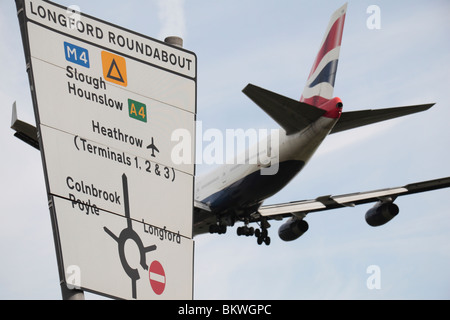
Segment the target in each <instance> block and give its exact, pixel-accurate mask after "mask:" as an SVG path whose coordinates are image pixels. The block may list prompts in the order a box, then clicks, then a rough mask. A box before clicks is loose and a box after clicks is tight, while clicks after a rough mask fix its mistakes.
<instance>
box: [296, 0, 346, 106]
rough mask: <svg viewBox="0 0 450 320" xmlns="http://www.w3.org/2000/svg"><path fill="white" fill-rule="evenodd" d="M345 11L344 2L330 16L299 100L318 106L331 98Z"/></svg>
mask: <svg viewBox="0 0 450 320" xmlns="http://www.w3.org/2000/svg"><path fill="white" fill-rule="evenodd" d="M346 12H347V4H344V5H343V6H342V7H340V8H339V9H338V10H336V12H334V13H333V15H332V16H331V18H330V22H329V24H328V27H327V30H326V32H325V36H324V38H323V40H322V43H321V45H320V50H319V53H318V54H317V57H316V60H315V61H314V64H313V66H312V68H311V72H310V73H309V76H308V80H307V81H306V86H305V89H304V90H303V94H302V97H301V99H300V101H301V102H304V103H307V104H310V105H313V106H316V107H319V106H320V105H322V104H324V103H326V102H328V101H329V100H330V99H332V98H333V90H334V80H335V78H336V70H337V66H338V61H339V52H340V49H341V40H342V33H343V31H344V22H345V14H346Z"/></svg>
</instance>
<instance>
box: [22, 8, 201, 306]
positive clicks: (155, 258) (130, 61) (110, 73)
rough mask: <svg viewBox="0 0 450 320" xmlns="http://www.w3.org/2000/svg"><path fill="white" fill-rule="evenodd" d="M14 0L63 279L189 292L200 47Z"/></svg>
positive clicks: (90, 285) (124, 290)
mask: <svg viewBox="0 0 450 320" xmlns="http://www.w3.org/2000/svg"><path fill="white" fill-rule="evenodd" d="M17 3H18V8H19V11H18V14H19V21H20V23H21V30H22V37H23V39H24V48H25V54H26V60H27V64H29V66H30V67H31V72H30V85H31V89H32V94H33V103H34V107H35V114H36V122H37V127H38V130H39V134H40V147H41V152H42V159H43V163H44V172H45V175H46V185H47V192H48V194H49V199H50V202H49V203H50V206H51V208H50V209H51V213H52V216H53V220H54V221H55V222H56V229H55V231H54V233H55V239H56V241H55V243H56V252H57V255H58V261H59V262H60V265H59V268H60V274H63V275H64V276H63V277H62V279H61V280H63V281H65V282H66V283H67V284H68V285H69V286H70V285H73V286H74V287H75V288H79V289H82V290H89V291H92V292H96V293H99V294H103V295H107V296H111V297H118V298H124V299H128V298H133V299H160V298H161V299H192V286H193V279H192V275H193V246H194V242H193V240H192V213H193V186H194V171H195V169H194V168H195V167H194V156H195V152H194V150H193V148H194V143H195V114H196V100H197V98H196V86H197V85H196V79H197V74H196V72H197V59H196V56H195V54H194V53H192V52H189V51H187V50H184V49H182V48H178V47H174V46H170V45H167V44H165V43H163V42H160V41H158V40H155V39H151V38H149V37H146V36H143V35H140V34H138V33H135V32H133V31H129V30H126V29H123V28H121V27H118V26H115V25H112V24H110V23H108V22H105V21H101V20H99V19H97V18H94V17H91V16H88V15H85V14H80V13H77V12H73V11H72V10H69V9H67V8H65V7H63V6H60V5H57V4H54V3H51V2H49V1H43V0H18V1H17ZM22 9H23V10H22ZM179 130H181V132H184V133H187V135H186V136H185V137H184V138H185V139H188V140H189V141H183V143H184V144H183V148H186V146H190V150H186V149H183V151H184V152H185V154H184V155H183V160H184V161H183V162H181V163H180V161H179V159H178V158H177V159H176V160H175V161H174V159H172V158H173V154H172V153H173V152H172V151H173V148H175V147H176V146H177V144H178V143H179V138H180V137H179V135H175V138H174V136H173V133H174V132H177V131H178V132H180V131H179ZM186 156H187V157H186ZM186 159H188V161H186ZM189 159H190V160H189ZM61 271H63V272H61Z"/></svg>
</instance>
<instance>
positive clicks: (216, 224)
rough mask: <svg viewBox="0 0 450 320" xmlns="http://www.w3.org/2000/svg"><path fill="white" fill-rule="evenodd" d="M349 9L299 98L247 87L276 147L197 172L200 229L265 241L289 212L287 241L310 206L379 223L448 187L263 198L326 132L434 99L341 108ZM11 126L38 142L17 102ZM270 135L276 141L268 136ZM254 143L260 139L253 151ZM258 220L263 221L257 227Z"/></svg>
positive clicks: (429, 184) (196, 224)
mask: <svg viewBox="0 0 450 320" xmlns="http://www.w3.org/2000/svg"><path fill="white" fill-rule="evenodd" d="M346 11H347V4H345V5H343V6H342V7H340V8H339V9H338V10H336V11H335V12H334V13H333V15H332V16H331V18H330V21H329V24H328V27H327V29H326V32H325V35H324V38H323V40H322V42H321V45H320V49H319V52H318V54H317V56H316V59H315V60H314V63H313V66H312V68H311V72H310V74H309V76H308V78H307V82H306V85H305V88H304V90H303V93H302V96H301V98H300V100H299V101H297V100H295V99H291V98H288V97H285V96H282V95H279V94H277V93H274V92H271V91H269V90H266V89H263V88H261V87H258V86H256V85H253V84H248V85H247V86H246V87H245V88H244V89H243V93H244V94H245V95H247V96H248V97H249V98H250V99H251V100H252V101H253V102H254V103H255V104H257V105H258V106H259V107H260V108H261V109H263V110H264V111H265V112H266V113H267V114H268V115H269V116H270V117H271V118H272V119H273V120H275V121H276V122H277V123H278V124H279V125H280V127H281V128H280V131H279V132H280V134H279V137H278V138H279V140H278V141H275V145H277V146H278V148H273V150H272V149H271V150H270V151H271V152H267V151H269V150H264V151H265V152H266V154H269V162H268V163H263V162H261V161H257V162H256V163H250V162H249V163H243V164H242V163H239V161H237V160H236V159H235V160H236V161H235V162H233V163H234V164H233V165H229V164H225V165H222V166H220V167H218V168H217V169H215V170H213V171H211V172H210V173H208V174H205V175H202V176H200V177H196V178H195V189H194V193H195V194H194V199H193V202H194V208H193V235H194V236H197V235H200V234H204V233H208V232H209V233H212V234H223V233H225V232H226V231H227V227H230V226H234V224H235V223H236V222H243V223H244V225H243V226H241V227H238V228H237V234H238V235H239V236H256V238H257V243H258V244H259V245H261V244H262V243H264V244H266V245H269V244H270V242H271V239H270V237H269V234H268V229H269V228H270V223H269V221H271V220H283V219H287V221H286V222H285V223H284V224H282V225H281V227H280V228H279V230H278V236H279V237H280V238H281V239H282V240H283V241H293V240H296V239H298V238H299V237H300V236H302V235H303V234H304V233H305V232H306V231H307V230H308V228H309V227H308V223H307V222H306V221H305V218H306V217H307V215H308V214H310V213H313V212H319V211H324V210H331V209H337V208H343V207H355V206H356V205H360V204H365V203H374V202H375V204H374V206H373V207H372V208H371V209H369V210H368V211H367V212H366V215H365V219H366V222H367V223H368V224H369V225H371V226H374V227H376V226H381V225H384V224H385V223H387V222H389V221H390V220H391V219H392V218H394V217H395V216H396V215H397V214H398V213H399V208H398V206H397V205H396V204H394V201H395V200H396V198H397V197H399V196H403V195H410V194H415V193H420V192H425V191H431V190H436V189H441V188H448V187H450V177H446V178H440V179H436V180H430V181H422V182H417V183H411V184H407V185H405V186H401V187H395V188H386V189H380V190H373V191H367V192H356V193H351V194H344V195H336V196H332V195H324V196H319V197H317V198H315V199H310V200H302V201H294V202H288V203H280V204H273V205H263V203H264V201H265V200H266V199H267V198H269V197H271V196H272V195H274V194H276V193H278V192H279V191H280V190H282V189H283V188H284V187H285V186H286V185H287V184H288V183H289V182H290V181H291V180H292V179H293V178H294V177H295V176H297V175H298V173H299V172H300V171H301V170H302V169H303V168H304V167H305V165H306V164H307V163H308V162H309V160H310V159H311V157H312V156H313V155H314V153H315V151H316V150H317V149H318V147H319V146H320V144H321V143H322V142H323V141H324V139H325V138H326V137H327V136H328V135H330V134H334V133H338V132H342V131H345V130H350V129H354V128H358V127H361V126H366V125H370V124H373V123H377V122H381V121H385V120H389V119H394V118H397V117H402V116H406V115H410V114H414V113H417V112H422V111H426V110H429V109H430V108H431V107H432V106H433V105H434V103H429V104H421V105H413V106H404V107H394V108H387V109H375V110H361V111H351V112H344V111H343V102H342V100H341V99H340V98H338V97H334V96H333V91H334V84H335V78H336V72H337V66H338V62H339V52H340V47H341V41H342V34H343V28H344V22H345V16H346ZM11 128H12V129H13V130H15V131H16V134H15V136H16V137H18V138H19V139H21V140H23V141H25V142H26V143H28V144H30V145H31V146H33V147H34V148H36V149H39V143H38V138H37V131H36V128H35V127H33V126H31V125H29V124H27V123H25V122H23V121H20V120H18V118H17V111H16V107H15V104H14V106H13V118H12V124H11ZM267 139H268V140H267V141H270V140H269V139H270V137H268V138H267ZM272 142H273V141H272ZM276 142H278V143H276ZM152 144H153V141H152ZM149 147H150V148H151V146H149ZM255 148H258V146H256V147H255V146H253V147H251V148H249V150H255ZM152 151H154V150H152ZM157 151H158V150H157ZM248 153H250V151H248ZM270 168H274V169H276V170H274V171H273V174H266V173H265V172H264V171H265V170H268V169H270ZM252 223H256V224H257V225H258V226H259V228H254V227H251V226H250V224H252Z"/></svg>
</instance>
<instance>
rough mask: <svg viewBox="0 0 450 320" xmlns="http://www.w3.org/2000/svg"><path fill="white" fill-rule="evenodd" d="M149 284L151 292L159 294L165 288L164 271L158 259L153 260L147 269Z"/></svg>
mask: <svg viewBox="0 0 450 320" xmlns="http://www.w3.org/2000/svg"><path fill="white" fill-rule="evenodd" d="M149 279H150V285H151V286H152V289H153V292H155V293H156V294H157V295H160V294H162V293H163V292H164V289H165V288H166V272H165V271H164V268H163V266H162V265H161V263H159V261H156V260H155V261H153V262H152V264H151V265H150V270H149Z"/></svg>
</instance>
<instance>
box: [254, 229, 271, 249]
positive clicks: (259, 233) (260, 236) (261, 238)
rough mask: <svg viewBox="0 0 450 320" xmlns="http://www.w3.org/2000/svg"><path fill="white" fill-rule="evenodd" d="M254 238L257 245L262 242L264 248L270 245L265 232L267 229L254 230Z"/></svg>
mask: <svg viewBox="0 0 450 320" xmlns="http://www.w3.org/2000/svg"><path fill="white" fill-rule="evenodd" d="M255 236H256V242H257V243H258V244H259V245H261V244H262V243H263V242H264V243H265V244H266V246H268V245H270V237H269V234H268V232H267V229H265V228H262V230H260V229H256V231H255Z"/></svg>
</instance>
